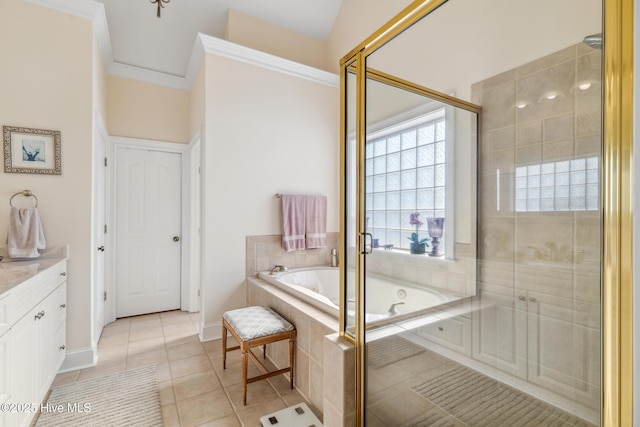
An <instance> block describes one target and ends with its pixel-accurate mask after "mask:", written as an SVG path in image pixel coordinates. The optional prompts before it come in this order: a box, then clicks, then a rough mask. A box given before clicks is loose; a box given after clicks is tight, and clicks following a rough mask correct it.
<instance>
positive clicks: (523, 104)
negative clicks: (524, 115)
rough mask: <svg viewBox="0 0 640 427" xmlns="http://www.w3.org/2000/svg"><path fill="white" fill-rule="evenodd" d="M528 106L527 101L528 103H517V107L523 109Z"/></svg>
mask: <svg viewBox="0 0 640 427" xmlns="http://www.w3.org/2000/svg"><path fill="white" fill-rule="evenodd" d="M526 106H527V103H526V102H521V103H520V104H516V108H519V109H521V110H522V109H523V108H524V107H526Z"/></svg>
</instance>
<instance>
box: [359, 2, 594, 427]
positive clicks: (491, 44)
mask: <svg viewBox="0 0 640 427" xmlns="http://www.w3.org/2000/svg"><path fill="white" fill-rule="evenodd" d="M571 10H573V11H577V10H579V11H580V13H570V12H569V11H571ZM532 22H537V23H542V22H544V28H545V31H543V32H541V31H540V30H539V28H540V27H539V26H536V25H531V23H532ZM601 32H602V3H601V2H600V1H589V2H586V3H585V2H583V1H579V0H569V1H568V2H551V1H548V2H544V4H540V3H539V2H530V1H526V0H511V1H504V0H457V1H455V2H445V3H443V4H442V5H441V6H439V7H438V8H437V9H435V11H434V12H433V13H432V14H431V15H429V16H428V17H426V18H425V19H424V20H423V21H421V22H418V23H416V24H414V25H412V26H411V27H410V28H408V29H407V30H405V31H404V32H403V33H402V34H400V35H399V36H398V37H396V38H395V39H394V40H392V41H390V42H388V43H386V44H384V45H383V46H382V47H380V48H379V49H378V50H377V51H375V52H373V53H372V54H370V55H369V56H368V57H367V67H368V73H369V74H368V81H367V88H366V98H365V99H366V111H367V123H366V126H367V132H369V130H371V133H372V134H373V130H375V136H372V138H380V139H384V140H385V141H388V140H389V138H391V135H393V137H394V138H398V140H397V142H395V143H394V147H393V151H391V150H389V149H388V145H389V144H388V143H387V150H386V152H385V153H384V154H383V153H381V154H380V156H386V158H387V161H386V171H385V172H384V173H385V174H387V177H386V178H387V179H386V184H387V189H386V190H385V192H387V193H386V196H387V197H386V209H387V211H386V216H385V220H386V225H385V227H384V228H380V229H379V230H380V236H384V239H386V240H385V241H384V242H382V241H381V243H385V245H383V246H381V247H379V248H376V249H374V250H373V252H372V253H371V254H370V255H366V257H365V260H366V262H365V281H364V285H365V292H366V299H365V301H366V313H365V321H366V323H367V328H366V332H365V334H364V337H361V341H359V343H360V344H364V345H365V349H366V352H365V353H366V358H367V364H366V368H365V370H364V375H365V378H366V379H365V381H364V383H365V384H366V387H367V388H366V390H365V393H364V397H365V408H366V410H365V425H369V424H370V425H380V426H397V425H406V426H410V425H425V426H426V425H459V426H476V425H496V426H502V425H516V424H523V425H527V424H530V425H536V426H552V425H582V426H589V427H593V426H598V425H600V411H601V408H600V406H601V404H600V402H601V400H600V398H601V394H602V392H601V386H600V378H601V353H602V349H601V344H600V343H601V341H600V337H601V326H600V325H601V321H600V313H601V311H602V310H601V300H600V295H601V289H600V276H601V271H600V265H601V259H602V252H601V239H602V230H601V224H602V215H601V206H600V198H601V188H602V184H601V175H602V172H601V169H600V168H601V165H602V158H601V151H602V145H601V142H602V141H601V132H602V123H601V117H602V103H601V89H602V77H601V67H602V65H601V64H602V56H601V53H602V51H601V50H599V49H594V48H593V47H591V45H588V44H586V43H585V42H583V40H584V39H585V37H586V36H589V35H597V34H598V33H601ZM385 76H387V77H389V76H391V77H389V78H387V79H385V78H384V77H385ZM400 81H401V82H402V84H403V86H402V88H400V87H397V86H393V85H394V84H396V82H400ZM430 90H433V91H437V92H439V93H440V94H453V96H455V97H456V98H457V99H459V100H463V101H466V102H469V103H473V104H475V105H479V106H481V107H482V113H481V115H478V116H476V114H475V113H473V112H471V111H472V110H473V109H472V108H467V107H466V105H467V104H463V103H456V102H453V103H449V104H446V103H445V102H444V100H443V99H442V98H438V100H437V101H434V100H433V99H428V98H429V97H428V94H429V93H432V92H430ZM445 98H446V97H445ZM438 108H440V109H441V111H442V113H439V114H441V115H440V116H435V115H434V116H432V117H430V118H429V119H426V120H425V123H422V124H420V123H418V122H417V121H416V120H417V116H418V115H419V113H424V114H425V115H428V114H430V113H432V114H435V113H434V111H436V110H437V109H438ZM427 110H428V111H427ZM470 110H471V111H470ZM412 114H414V116H412ZM396 119H397V124H398V125H399V126H400V128H398V129H393V130H389V131H388V134H387V135H384V132H383V131H381V130H380V124H381V123H385V124H390V123H391V124H392V123H394V120H396ZM478 124H479V125H480V129H482V134H481V138H477V135H476V131H477V129H478V127H477V126H478ZM405 135H410V136H407V137H406V138H405ZM476 144H478V145H476ZM390 153H393V154H395V155H397V157H395V158H394V160H393V161H391V160H390V159H389V154H390ZM479 153H481V154H479ZM390 164H392V165H393V170H391V168H390V167H389V165H390ZM363 166H364V167H365V168H367V169H368V168H369V167H373V168H374V169H375V164H374V163H371V164H365V165H363ZM370 173H371V174H374V173H377V172H376V171H375V170H374V171H372V172H370ZM380 173H383V172H380ZM390 173H397V174H398V175H394V177H393V178H390V177H389V174H390ZM412 177H415V181H413V179H412ZM414 182H415V184H414ZM390 183H393V184H394V187H393V190H390V187H389V185H390ZM390 191H392V193H391V192H390ZM368 202H369V201H367V203H368ZM390 202H393V204H392V203H390ZM366 208H367V209H370V208H371V207H368V206H367V207H366ZM391 209H392V210H393V214H391V212H390V210H391ZM376 212H378V211H376ZM439 218H444V223H443V224H441V223H439V222H438V219H439ZM377 230H378V229H377ZM382 230H385V233H384V234H383V233H382ZM440 233H442V235H441V236H440V237H437V236H438V235H439V234H440ZM425 238H426V239H427V242H426V243H428V244H429V247H428V248H426V249H425V253H423V254H418V253H412V251H411V246H412V242H415V241H418V242H420V241H421V240H422V239H425ZM391 245H393V246H392V247H391ZM384 246H387V247H386V248H385V247H384ZM416 246H417V245H413V248H414V250H413V252H417V251H416V249H417V247H416ZM434 247H436V248H437V250H438V251H439V252H443V253H444V256H442V257H432V256H429V254H430V253H431V252H432V251H434V250H435V249H434ZM450 390H453V392H451V391H450ZM495 390H500V392H502V393H503V394H502V395H500V397H497V398H496V397H495V396H494V395H493V394H492V393H493V392H495ZM461 402H463V404H461ZM487 408H490V410H487ZM525 408H526V409H525Z"/></svg>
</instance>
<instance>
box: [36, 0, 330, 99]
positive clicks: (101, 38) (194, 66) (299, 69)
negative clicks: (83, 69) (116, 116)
mask: <svg viewBox="0 0 640 427" xmlns="http://www.w3.org/2000/svg"><path fill="white" fill-rule="evenodd" d="M25 1H27V2H29V3H33V4H37V5H39V6H43V7H47V8H49V9H54V10H58V11H60V12H64V13H68V14H71V15H74V16H78V17H81V18H85V19H89V20H90V21H92V22H93V32H94V36H95V37H96V41H97V45H98V49H99V50H100V54H101V55H102V60H103V62H104V66H105V69H106V71H107V73H108V74H110V75H113V76H118V77H123V78H127V79H132V80H138V81H142V82H146V83H151V84H155V85H160V86H166V87H170V88H173V89H179V90H186V91H189V90H191V86H192V84H193V81H194V79H195V76H196V74H197V73H198V70H199V68H200V66H201V65H202V60H203V59H204V55H205V53H210V54H213V55H218V56H223V57H226V58H231V59H234V60H236V61H242V62H246V63H248V64H252V65H255V66H258V67H263V68H267V69H270V70H274V71H278V72H281V73H285V74H289V75H292V76H296V77H300V78H303V79H307V80H311V81H314V82H316V83H320V84H324V85H328V86H331V87H339V86H340V79H339V76H338V75H336V74H333V73H329V72H327V71H323V70H320V69H317V68H313V67H310V66H308V65H304V64H300V63H298V62H294V61H291V60H288V59H284V58H281V57H279V56H275V55H271V54H269V53H264V52H261V51H259V50H255V49H251V48H248V47H246V46H242V45H239V44H235V43H232V42H229V41H226V40H223V39H219V38H217V37H213V36H209V35H206V34H202V33H198V36H197V37H196V40H195V43H194V45H193V49H192V51H191V56H190V58H189V64H188V66H187V70H186V72H185V76H184V77H181V76H175V75H171V74H166V73H162V72H159V71H154V70H149V69H146V68H141V67H136V66H132V65H128V64H123V63H120V62H116V61H115V59H114V57H113V47H112V46H111V36H110V34H109V27H108V25H107V16H106V13H105V10H104V5H103V4H102V3H100V2H97V1H94V0H25Z"/></svg>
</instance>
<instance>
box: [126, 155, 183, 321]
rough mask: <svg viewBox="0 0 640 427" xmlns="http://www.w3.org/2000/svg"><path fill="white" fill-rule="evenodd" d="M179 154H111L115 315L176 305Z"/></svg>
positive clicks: (178, 231)
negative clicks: (113, 167)
mask: <svg viewBox="0 0 640 427" xmlns="http://www.w3.org/2000/svg"><path fill="white" fill-rule="evenodd" d="M181 161H182V160H181V155H180V154H177V153H166V152H159V151H150V150H143V149H133V148H119V149H118V150H117V153H116V162H117V164H116V205H117V206H116V241H117V243H116V253H115V257H116V286H117V291H116V292H117V295H116V317H123V316H133V315H138V314H145V313H154V312H158V311H165V310H173V309H177V308H180V287H181V282H180V281H181V258H180V257H181V247H182V239H181V227H182V219H181V213H182V204H181V186H182V184H181V176H182V172H181Z"/></svg>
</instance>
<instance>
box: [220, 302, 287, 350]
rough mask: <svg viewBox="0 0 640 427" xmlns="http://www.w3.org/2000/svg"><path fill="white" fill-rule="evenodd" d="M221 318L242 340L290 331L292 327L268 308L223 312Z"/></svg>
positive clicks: (246, 308)
mask: <svg viewBox="0 0 640 427" xmlns="http://www.w3.org/2000/svg"><path fill="white" fill-rule="evenodd" d="M222 317H223V318H224V319H225V320H226V321H227V323H229V326H231V327H232V328H233V330H234V331H236V333H237V334H238V335H239V336H240V338H242V340H243V341H251V340H254V339H256V338H260V337H266V336H269V335H274V334H279V333H282V332H289V331H292V330H293V329H294V328H293V325H292V324H291V323H289V322H288V321H287V320H286V319H284V318H283V317H282V316H280V315H279V314H278V313H276V312H275V311H273V310H272V309H270V308H268V307H259V306H255V307H245V308H239V309H237V310H231V311H227V312H225V313H224V314H223V315H222Z"/></svg>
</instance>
